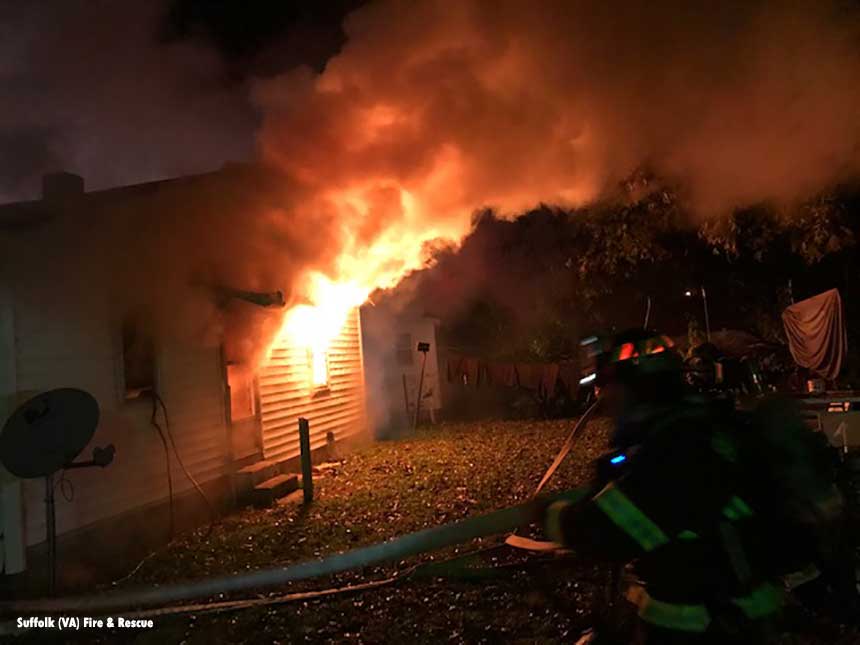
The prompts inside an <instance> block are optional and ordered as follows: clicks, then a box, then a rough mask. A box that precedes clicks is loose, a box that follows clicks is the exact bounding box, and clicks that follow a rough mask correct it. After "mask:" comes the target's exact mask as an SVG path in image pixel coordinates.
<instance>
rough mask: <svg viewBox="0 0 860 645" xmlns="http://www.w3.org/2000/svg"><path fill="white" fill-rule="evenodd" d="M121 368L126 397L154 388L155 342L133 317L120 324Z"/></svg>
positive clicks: (134, 396) (131, 397)
mask: <svg viewBox="0 0 860 645" xmlns="http://www.w3.org/2000/svg"><path fill="white" fill-rule="evenodd" d="M122 369H123V379H124V381H125V398H126V399H136V398H138V397H139V396H140V395H141V394H142V393H144V392H146V391H152V390H153V389H154V388H155V343H154V342H153V340H152V336H150V335H149V334H147V333H145V332H144V331H143V330H142V328H141V326H140V324H139V323H138V322H137V321H136V320H134V319H127V320H125V321H124V322H123V325H122Z"/></svg>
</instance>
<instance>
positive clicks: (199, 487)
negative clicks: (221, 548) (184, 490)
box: [152, 390, 218, 520]
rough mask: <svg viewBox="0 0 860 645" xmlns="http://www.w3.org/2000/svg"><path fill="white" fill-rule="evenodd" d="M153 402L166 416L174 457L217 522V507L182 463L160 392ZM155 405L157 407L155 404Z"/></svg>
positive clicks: (165, 425) (166, 426) (155, 395)
mask: <svg viewBox="0 0 860 645" xmlns="http://www.w3.org/2000/svg"><path fill="white" fill-rule="evenodd" d="M152 397H153V401H157V402H158V405H160V406H161V410H162V412H163V414H164V429H165V434H166V435H167V440H168V441H169V442H170V446H171V448H173V455H174V456H175V457H176V462H177V463H178V464H179V467H180V468H182V472H183V473H185V476H186V477H187V478H188V481H190V482H191V484H192V485H193V486H194V488H195V489H196V490H197V492H198V493H200V497H202V498H203V501H204V502H206V506H207V507H208V508H209V515H210V517H211V519H212V520H215V519H216V518H217V517H218V513H217V512H216V511H215V506H214V505H213V504H212V501H211V500H210V499H209V497H208V496H207V495H206V492H205V491H204V490H203V488H202V487H201V486H200V483H199V482H198V481H197V479H195V478H194V475H192V474H191V471H190V470H188V468H186V466H185V462H184V461H182V456H181V455H180V454H179V449H178V448H177V447H176V441H174V439H173V433H172V432H171V431H170V418H169V417H168V414H167V406H166V405H164V400H163V399H162V398H161V397H160V396H159V395H158V392H155V391H154V390H153V392H152ZM153 405H155V404H154V403H153Z"/></svg>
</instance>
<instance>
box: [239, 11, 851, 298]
mask: <svg viewBox="0 0 860 645" xmlns="http://www.w3.org/2000/svg"><path fill="white" fill-rule="evenodd" d="M859 25H860V23H858V17H857V12H856V10H853V9H848V8H845V7H844V6H842V5H841V4H838V3H830V2H793V3H778V2H721V3H684V2H671V1H658V2H647V3H646V2H632V3H631V2H623V3H613V2H609V3H593V2H585V1H582V2H575V1H574V2H571V1H570V0H564V1H558V2H554V1H547V2H542V3H540V4H539V5H537V6H536V5H535V4H534V3H529V2H511V1H507V2H505V1H501V2H496V1H494V2H482V1H480V0H473V1H467V2H458V3H450V2H444V1H442V0H423V1H420V2H403V1H398V0H382V1H379V2H375V3H373V4H371V5H369V6H366V7H364V8H362V9H360V10H358V11H356V12H355V13H353V14H351V15H350V16H349V17H348V18H347V20H346V23H345V30H346V33H347V36H348V40H347V43H346V45H345V46H344V48H343V50H342V52H341V53H340V54H339V55H338V56H336V57H334V58H332V59H331V60H330V61H329V63H328V65H327V66H326V68H325V70H324V72H323V73H322V74H314V73H311V72H310V71H309V70H298V71H292V72H290V73H289V74H285V75H282V76H280V77H277V78H274V79H271V80H267V81H265V82H261V83H259V84H258V86H257V88H256V92H255V96H256V99H257V101H258V103H259V105H260V106H261V108H262V110H263V111H264V114H265V120H264V126H263V128H262V131H261V134H260V142H261V149H262V152H263V154H264V156H265V157H266V158H267V159H268V160H270V161H273V162H274V163H276V164H278V165H279V166H280V167H281V168H282V169H283V170H284V171H285V172H287V173H289V174H290V175H291V176H293V177H296V178H297V179H298V180H300V181H301V182H303V183H304V184H305V185H307V186H309V187H311V188H312V189H315V190H316V192H317V194H318V195H319V196H320V199H321V200H323V202H324V203H325V204H327V205H328V208H330V209H333V210H335V211H336V212H337V217H338V220H339V221H340V222H341V225H342V227H343V234H342V240H343V242H342V244H343V248H344V251H345V252H346V254H347V255H348V256H349V257H354V258H360V259H361V260H362V262H359V263H358V264H359V266H360V267H361V270H364V271H366V264H367V261H369V260H374V261H376V262H377V264H378V265H379V264H381V261H379V259H378V258H379V257H383V258H384V259H385V261H393V262H394V263H395V264H399V265H400V268H412V267H414V266H415V263H416V262H417V261H418V260H419V258H420V253H419V252H418V251H419V249H420V247H421V243H423V242H425V241H427V240H429V239H431V238H433V237H436V236H450V237H453V238H454V239H457V238H459V237H461V236H462V235H463V234H464V233H465V232H466V231H467V230H468V228H469V222H470V214H471V213H472V212H473V211H474V210H475V209H476V208H480V207H492V208H495V209H497V210H499V211H500V212H502V213H508V214H514V213H517V212H521V211H522V210H524V209H526V208H529V207H533V206H535V205H537V204H538V203H541V202H542V203H550V204H554V205H561V206H576V205H582V204H584V203H588V202H590V201H592V200H595V199H599V198H601V197H603V196H605V195H606V194H608V193H609V192H610V191H611V190H612V189H613V188H614V187H615V186H617V184H618V182H619V181H621V180H623V179H624V178H626V177H629V176H630V175H631V174H632V173H634V172H635V171H637V170H640V169H642V168H647V169H649V171H650V172H653V173H655V174H656V175H658V176H660V177H662V178H663V179H664V180H666V181H670V182H672V183H673V184H676V185H680V186H682V187H683V190H684V192H685V194H686V198H687V199H688V201H689V204H690V205H691V207H692V209H693V210H695V211H697V212H699V213H702V214H705V215H712V214H716V213H720V212H725V211H727V210H729V209H731V208H733V207H735V206H740V205H747V204H750V203H753V202H759V201H762V200H770V201H774V202H779V203H783V204H790V203H792V202H794V201H796V200H799V199H803V198H805V197H808V196H809V195H810V194H812V193H815V192H816V191H819V190H821V189H823V188H826V187H828V186H830V185H831V184H833V183H835V182H839V181H842V180H845V179H848V178H853V177H855V176H856V174H857V171H858V169H860V150H859V149H858V142H860V131H859V130H858V129H860V119H858V116H860V83H858V82H857V79H858V78H860V40H858V35H860V31H858V26H859ZM324 210H325V209H324V207H323V206H322V205H320V211H321V212H324ZM368 249H371V250H368ZM374 249H375V251H374ZM377 251H378V252H377ZM350 266H351V265H350ZM388 268H389V269H391V267H388ZM382 273H383V274H384V276H383V277H386V278H387V277H388V276H389V275H393V274H397V273H398V272H397V271H396V270H392V271H388V272H387V273H386V271H382ZM382 281H383V282H385V281H386V280H382Z"/></svg>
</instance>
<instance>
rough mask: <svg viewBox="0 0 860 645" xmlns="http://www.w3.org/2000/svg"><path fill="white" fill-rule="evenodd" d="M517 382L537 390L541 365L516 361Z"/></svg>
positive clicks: (541, 372)
mask: <svg viewBox="0 0 860 645" xmlns="http://www.w3.org/2000/svg"><path fill="white" fill-rule="evenodd" d="M516 369H517V383H519V386H520V387H524V388H525V389H527V390H539V389H540V386H541V377H542V376H543V366H542V365H540V363H517V366H516Z"/></svg>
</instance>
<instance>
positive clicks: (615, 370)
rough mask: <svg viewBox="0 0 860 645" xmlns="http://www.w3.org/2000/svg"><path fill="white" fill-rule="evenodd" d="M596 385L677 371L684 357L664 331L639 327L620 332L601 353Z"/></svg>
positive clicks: (629, 381) (630, 381) (624, 381)
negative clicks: (606, 349)
mask: <svg viewBox="0 0 860 645" xmlns="http://www.w3.org/2000/svg"><path fill="white" fill-rule="evenodd" d="M598 363H599V369H598V370H597V384H598V385H600V386H606V385H609V384H611V383H619V384H622V385H623V384H627V383H632V382H634V381H636V380H639V379H642V378H650V377H653V376H657V375H659V374H666V373H672V372H674V373H678V374H680V372H681V368H682V361H681V357H680V356H679V355H678V353H677V352H676V351H675V350H674V343H673V342H672V340H671V339H670V338H669V337H667V336H663V335H661V334H655V333H649V332H644V331H642V330H636V331H635V332H628V333H625V334H621V335H619V337H618V339H617V341H616V342H615V344H614V345H613V346H612V348H611V349H610V350H609V351H608V352H605V353H603V354H602V355H601V356H600V360H599V361H598Z"/></svg>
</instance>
